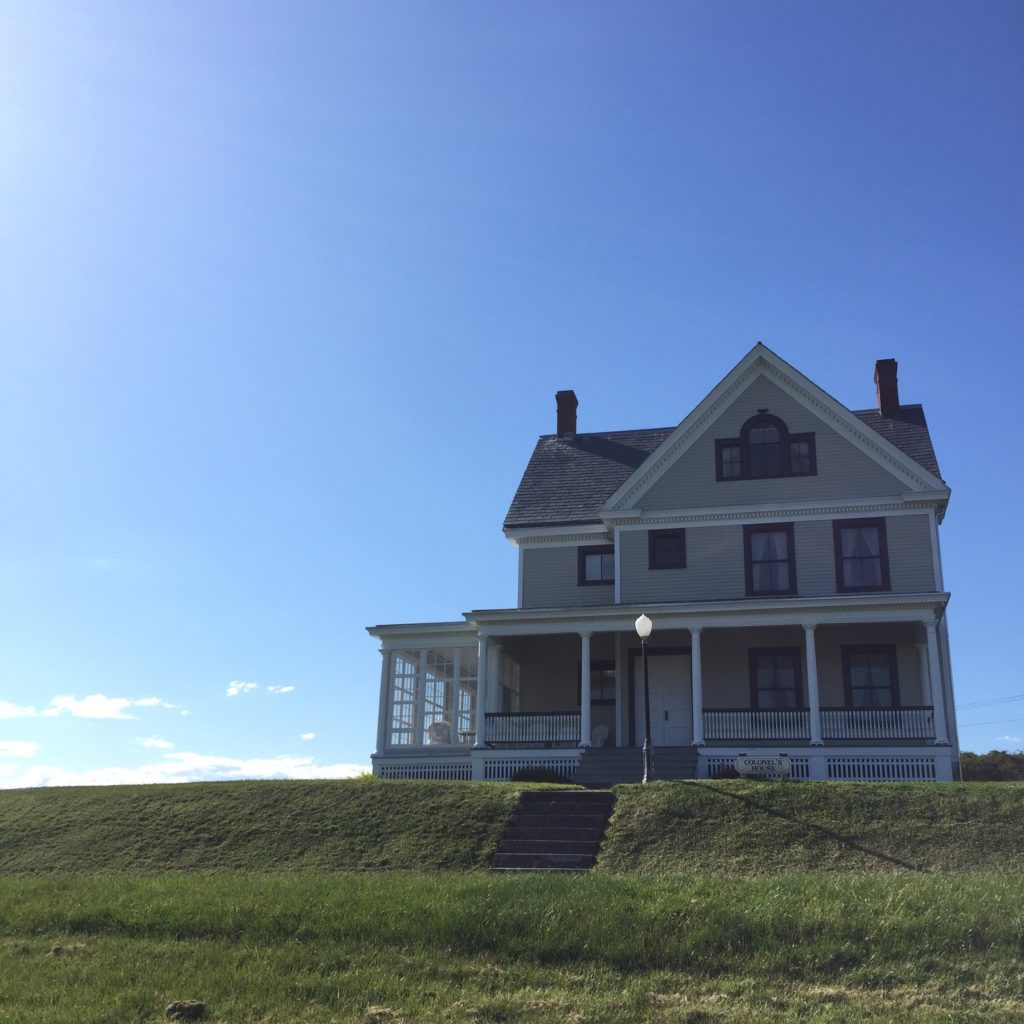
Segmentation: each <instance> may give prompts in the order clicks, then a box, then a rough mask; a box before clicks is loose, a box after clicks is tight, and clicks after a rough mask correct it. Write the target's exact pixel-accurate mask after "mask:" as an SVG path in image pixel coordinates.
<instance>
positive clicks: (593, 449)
mask: <svg viewBox="0 0 1024 1024" xmlns="http://www.w3.org/2000/svg"><path fill="white" fill-rule="evenodd" d="M853 415H854V416H856V417H857V418H858V419H859V420H860V421H861V422H862V423H864V424H865V425H866V426H868V427H870V428H871V429H872V430H874V431H875V432H876V433H878V434H880V435H881V436H882V437H884V438H885V439H886V440H887V441H889V442H891V443H892V444H894V445H895V446H896V447H897V448H899V449H900V450H901V451H903V452H904V453H905V454H907V455H909V456H910V458H912V459H913V460H914V461H915V462H917V463H918V464H919V465H920V466H922V467H924V468H925V469H927V470H928V471H929V472H930V473H934V474H935V475H936V476H939V464H938V462H937V460H936V458H935V451H934V449H933V448H932V442H931V437H930V436H929V434H928V424H927V423H926V422H925V418H924V410H923V409H922V408H921V406H920V405H903V406H901V407H900V410H899V413H898V414H896V415H895V416H882V414H881V413H880V412H879V411H878V410H877V409H865V410H862V411H859V412H858V411H854V413H853ZM673 430H675V427H655V428H651V429H648V430H618V431H613V432H612V433H605V434H573V435H570V436H560V435H558V434H545V435H544V436H542V437H540V438H539V439H538V441H537V446H536V447H535V448H534V450H533V454H532V455H531V456H530V461H529V463H527V466H526V471H525V472H524V473H523V479H522V480H521V481H520V483H519V487H518V488H517V490H516V493H515V497H514V498H513V499H512V504H511V506H510V507H509V510H508V515H507V516H506V517H505V529H516V528H519V527H528V526H569V525H572V524H583V523H596V522H600V520H601V508H602V507H603V505H604V503H605V502H606V501H607V500H608V499H609V498H610V497H611V496H612V495H613V494H614V493H615V491H616V490H618V488H619V487H621V486H622V484H624V483H625V482H626V480H628V479H629V477H630V476H632V474H633V472H634V470H636V469H637V468H638V467H639V466H640V465H641V464H642V463H643V462H644V461H645V460H646V458H647V457H648V456H649V455H650V454H651V453H652V452H653V451H654V450H655V449H656V448H657V447H658V446H659V445H660V444H661V443H662V441H664V440H665V438H666V437H668V436H669V434H671V433H672V431H673Z"/></svg>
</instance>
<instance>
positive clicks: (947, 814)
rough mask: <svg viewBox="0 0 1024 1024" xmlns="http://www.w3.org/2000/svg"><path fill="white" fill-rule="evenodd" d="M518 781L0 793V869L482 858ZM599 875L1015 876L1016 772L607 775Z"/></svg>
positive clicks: (1019, 830)
mask: <svg viewBox="0 0 1024 1024" xmlns="http://www.w3.org/2000/svg"><path fill="white" fill-rule="evenodd" d="M523 788H524V787H523V786H518V785H512V784H497V783H466V782H456V783H441V782H381V781H378V780H370V779H360V780H348V781H343V782H238V783H195V784H192V785H174V786H167V785H161V786H111V787H96V788H81V789H75V788H69V789H41V790H39V789H37V790H8V791H0V875H4V874H6V875H12V874H17V875H41V874H68V873H71V874H74V873H90V872H95V871H114V872H132V873H139V872H153V871H166V870H188V871H192V870H222V869H229V870H230V869H247V870H254V871H274V870H320V871H362V870H380V869H385V868H401V869H412V870H436V869H448V870H460V871H461V870H468V869H484V868H486V867H487V865H488V863H489V860H490V856H491V853H492V852H493V850H494V847H495V845H496V843H497V840H498V837H499V835H500V834H501V830H502V827H503V826H504V823H505V821H506V820H507V818H508V816H509V815H510V814H511V812H512V809H513V808H514V807H515V804H516V800H517V797H518V793H519V792H520V790H521V789H523ZM616 793H617V803H616V810H615V815H614V817H613V819H612V823H611V826H610V828H609V830H608V835H607V839H606V841H605V844H604V847H603V850H602V855H601V862H600V869H599V870H601V871H602V872H608V873H612V874H636V873H644V874H695V873H712V874H722V873H727V874H731V875H735V876H741V877H745V876H748V875H771V874H777V873H785V872H790V871H815V872H820V871H839V872H850V871H853V872H858V873H863V872H875V871H881V872H885V873H890V872H893V871H909V872H919V871H924V872H936V871H937V872H949V871H963V870H970V871H989V870H993V871H999V870H1007V871H1017V872H1024V783H969V784H960V783H949V784H945V783H884V784H864V783H837V782H833V783H799V784H781V783H754V782H743V781H740V780H728V781H717V782H694V783H664V782H662V783H654V784H652V785H649V786H620V787H618V788H617V790H616Z"/></svg>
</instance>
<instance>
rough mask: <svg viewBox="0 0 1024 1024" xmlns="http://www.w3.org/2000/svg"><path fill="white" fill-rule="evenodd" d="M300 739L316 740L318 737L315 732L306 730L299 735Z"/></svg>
mask: <svg viewBox="0 0 1024 1024" xmlns="http://www.w3.org/2000/svg"><path fill="white" fill-rule="evenodd" d="M299 739H300V740H315V739H316V733H315V732H304V733H303V734H302V735H301V736H300V737H299Z"/></svg>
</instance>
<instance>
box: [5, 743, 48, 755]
mask: <svg viewBox="0 0 1024 1024" xmlns="http://www.w3.org/2000/svg"><path fill="white" fill-rule="evenodd" d="M38 753H39V744H38V743H33V742H31V740H0V757H35V756H36V754H38Z"/></svg>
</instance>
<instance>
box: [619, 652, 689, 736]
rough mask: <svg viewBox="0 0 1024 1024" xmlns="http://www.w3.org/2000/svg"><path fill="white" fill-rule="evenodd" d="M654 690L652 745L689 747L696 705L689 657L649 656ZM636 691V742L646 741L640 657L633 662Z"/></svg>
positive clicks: (651, 685) (649, 669)
mask: <svg viewBox="0 0 1024 1024" xmlns="http://www.w3.org/2000/svg"><path fill="white" fill-rule="evenodd" d="M647 674H648V680H649V689H650V691H651V743H652V744H654V746H656V747H686V746H689V745H690V744H691V743H692V742H693V702H692V687H691V684H690V656H689V655H688V654H659V653H657V652H656V651H649V652H648V654H647ZM633 680H634V687H635V691H636V742H637V745H638V746H639V745H641V744H642V743H643V741H644V667H643V659H642V658H641V656H640V655H639V654H638V655H636V657H635V659H634V662H633Z"/></svg>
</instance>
